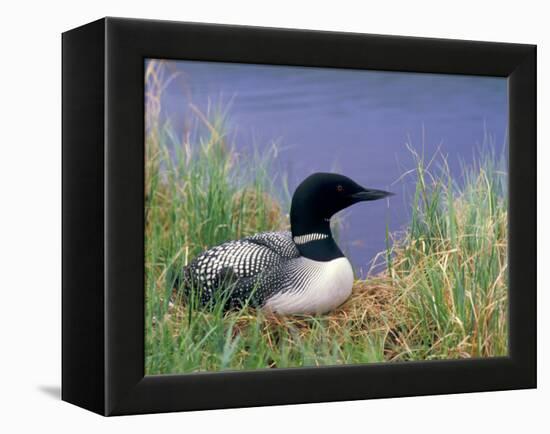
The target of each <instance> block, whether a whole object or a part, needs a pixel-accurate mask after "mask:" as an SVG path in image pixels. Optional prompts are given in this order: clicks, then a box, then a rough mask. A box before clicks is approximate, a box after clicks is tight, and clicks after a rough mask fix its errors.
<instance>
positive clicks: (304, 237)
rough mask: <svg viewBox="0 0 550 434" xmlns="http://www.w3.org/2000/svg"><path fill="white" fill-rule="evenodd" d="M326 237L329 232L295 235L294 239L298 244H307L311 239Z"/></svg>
mask: <svg viewBox="0 0 550 434" xmlns="http://www.w3.org/2000/svg"><path fill="white" fill-rule="evenodd" d="M325 238H328V235H327V234H319V233H313V234H305V235H298V236H296V237H294V238H293V240H294V242H295V243H296V244H305V243H309V242H311V241H317V240H323V239H325Z"/></svg>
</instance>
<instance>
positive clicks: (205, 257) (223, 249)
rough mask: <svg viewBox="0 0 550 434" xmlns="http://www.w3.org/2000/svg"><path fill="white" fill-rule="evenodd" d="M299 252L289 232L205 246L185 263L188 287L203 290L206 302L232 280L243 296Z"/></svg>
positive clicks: (240, 295)
mask: <svg viewBox="0 0 550 434" xmlns="http://www.w3.org/2000/svg"><path fill="white" fill-rule="evenodd" d="M299 256H300V253H299V252H298V249H297V248H296V245H295V244H294V242H293V241H292V235H291V234H290V232H263V233H260V234H256V235H253V236H251V237H248V238H243V239H242V240H238V241H229V242H227V243H224V244H220V245H219V246H216V247H213V248H211V249H209V250H206V251H205V252H203V253H201V254H200V255H199V256H197V257H196V258H195V259H194V260H193V261H192V262H191V263H190V264H189V265H188V266H187V267H185V269H184V283H185V287H186V290H187V291H189V289H190V288H191V287H192V288H195V290H200V292H201V294H202V296H201V298H202V301H203V302H207V301H208V300H210V298H211V296H212V295H213V293H214V292H215V291H216V289H218V287H219V286H222V285H224V284H229V283H230V284H232V285H234V290H235V296H238V298H239V299H241V298H243V297H247V296H249V295H250V294H251V293H252V292H253V291H254V290H255V288H254V284H255V282H256V277H258V276H259V275H262V274H265V273H268V272H269V271H270V270H271V269H274V268H276V267H278V266H279V265H280V264H281V263H282V262H285V261H287V260H289V259H292V258H297V257H299ZM262 292H263V291H262ZM261 295H262V294H258V296H260V297H259V299H262V298H263V297H262V296H261ZM241 301H242V300H241ZM259 301H260V300H259Z"/></svg>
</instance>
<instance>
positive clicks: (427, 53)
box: [62, 18, 536, 415]
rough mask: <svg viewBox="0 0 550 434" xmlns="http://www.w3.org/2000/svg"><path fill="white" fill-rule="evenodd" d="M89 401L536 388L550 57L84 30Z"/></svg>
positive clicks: (180, 27)
mask: <svg viewBox="0 0 550 434" xmlns="http://www.w3.org/2000/svg"><path fill="white" fill-rule="evenodd" d="M62 46H63V213H62V214H63V290H62V299H63V306H62V307H63V309H62V311H63V320H62V325H63V337H62V338H63V339H62V340H63V357H62V360H63V367H62V368H63V369H62V370H63V376H62V381H63V384H62V397H63V399H64V400H65V401H68V402H71V403H74V404H76V405H79V406H82V407H84V408H87V409H89V410H92V411H94V412H97V413H100V414H103V415H123V414H134V413H150V412H166V411H181V410H197V409H209V408H227V407H238V406H255V405H273V404H289V403H306V402H321V401H333V400H355V399H366V398H381V397H399V396H412V395H426V394H443V393H460V392H473V391H489V390H506V389H518V388H532V387H535V386H536V328H535V324H536V316H535V314H536V306H535V301H536V286H535V282H536V266H535V264H536V260H535V259H536V258H535V255H536V253H535V252H536V249H535V246H536V238H535V237H536V234H535V227H536V225H535V214H536V213H535V207H536V201H535V197H536V174H535V168H536V164H535V156H536V112H535V111H536V49H535V47H534V46H530V45H521V44H505V43H488V42H472V41H453V40H437V39H423V38H407V37H393V36H377V35H361V34H346V33H330V32H313V31H299V30H282V29H267V28H252V27H239V26H223V25H209V24H191V23H176V22H161V21H147V20H131V19H120V18H105V19H102V20H99V21H96V22H94V23H91V24H87V25H85V26H82V27H79V28H77V29H74V30H71V31H68V32H66V33H64V34H63V39H62Z"/></svg>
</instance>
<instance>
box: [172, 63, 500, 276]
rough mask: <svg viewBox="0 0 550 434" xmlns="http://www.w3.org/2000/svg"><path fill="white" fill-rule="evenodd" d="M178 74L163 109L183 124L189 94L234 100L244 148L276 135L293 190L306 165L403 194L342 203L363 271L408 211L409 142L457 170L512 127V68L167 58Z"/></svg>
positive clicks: (233, 115) (355, 259) (235, 130)
mask: <svg viewBox="0 0 550 434" xmlns="http://www.w3.org/2000/svg"><path fill="white" fill-rule="evenodd" d="M168 63H169V69H170V70H171V71H177V72H179V73H180V76H179V77H178V79H177V80H174V81H172V82H171V83H170V85H169V86H168V88H167V89H166V91H165V93H164V100H163V115H164V116H168V117H170V119H171V121H172V123H173V125H174V127H175V128H176V129H182V128H184V123H185V119H189V117H190V116H193V112H192V111H191V109H190V104H191V103H192V104H194V105H195V106H197V107H198V108H200V109H201V110H205V109H206V106H207V105H208V103H209V101H210V102H220V100H221V101H222V105H223V102H225V103H229V102H231V104H230V107H229V112H228V115H229V130H230V131H229V135H230V137H232V138H233V139H234V141H235V144H236V146H237V147H238V148H239V149H242V150H243V152H247V150H250V149H251V148H253V147H256V148H259V149H260V150H261V149H264V148H267V147H268V146H270V145H271V143H272V142H274V141H275V142H277V143H278V147H279V149H280V150H281V151H280V153H279V155H278V157H277V165H276V167H277V170H280V171H284V172H285V173H287V174H288V178H289V187H290V189H291V191H292V190H293V189H294V188H295V187H296V185H297V184H298V183H299V182H300V181H301V180H302V179H303V178H305V177H306V176H307V175H309V174H311V173H313V172H317V171H336V172H339V173H342V174H345V175H347V176H349V177H351V178H353V179H354V180H356V181H357V182H358V183H360V184H362V185H364V186H368V187H373V188H382V189H387V190H390V191H393V192H395V193H396V196H394V197H392V198H391V199H390V200H389V201H386V200H382V201H377V202H369V203H364V204H358V205H355V206H354V207H352V208H349V209H348V210H346V211H344V212H343V215H344V219H343V226H342V228H341V230H340V233H339V243H340V245H341V247H342V249H343V250H344V251H345V252H346V254H347V256H348V257H349V259H350V260H351V262H352V263H353V265H354V267H355V268H356V270H357V271H358V272H360V273H361V274H364V273H365V272H366V271H368V269H369V267H370V262H371V260H372V259H373V258H374V256H375V255H376V254H377V253H378V252H380V251H383V250H384V249H385V245H386V241H385V240H386V225H387V226H388V228H389V230H390V231H392V232H394V231H399V230H402V229H404V228H405V227H406V225H407V223H408V221H409V217H410V203H411V198H412V191H411V183H412V182H413V177H412V176H411V177H406V178H405V179H404V180H402V181H399V182H395V181H396V180H397V179H398V178H399V177H400V176H401V175H402V174H403V173H404V172H406V171H407V170H409V169H412V168H413V166H414V165H413V161H412V158H411V154H410V152H409V151H408V150H407V148H406V146H405V143H406V142H410V143H411V144H412V145H413V147H415V148H416V149H417V150H419V151H421V150H422V149H423V150H424V154H425V155H426V157H428V158H431V156H433V155H434V153H435V152H436V150H437V149H438V148H439V149H440V150H441V152H442V153H443V154H444V155H446V157H447V159H448V162H449V165H450V168H451V170H452V173H453V176H454V177H456V178H457V179H459V178H460V174H461V171H460V167H461V166H460V161H465V162H466V163H467V162H469V161H472V159H473V157H474V155H475V151H476V149H478V148H479V147H480V145H481V143H482V142H483V140H484V137H485V136H486V133H489V134H490V135H491V136H492V138H493V141H494V144H495V146H496V147H497V149H498V150H501V149H502V147H503V146H504V143H505V141H506V140H505V139H506V128H507V113H508V101H507V81H506V79H505V78H496V77H477V76H461V75H444V74H418V73H396V72H383V71H364V70H349V69H328V68H302V67H287V66H266V65H244V64H229V63H214V62H194V61H169V62H168Z"/></svg>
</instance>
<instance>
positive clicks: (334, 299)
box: [264, 257, 353, 314]
mask: <svg viewBox="0 0 550 434" xmlns="http://www.w3.org/2000/svg"><path fill="white" fill-rule="evenodd" d="M293 261H296V262H295V263H294V264H293V265H294V266H293V267H292V269H293V271H292V272H293V276H292V278H291V279H289V281H290V283H289V287H287V288H284V290H283V291H281V292H279V293H277V294H276V295H274V296H273V297H271V298H269V299H268V300H267V302H266V303H265V305H264V309H267V310H270V311H273V312H277V313H281V314H299V313H304V314H316V313H325V312H329V311H331V310H332V309H334V308H336V307H338V306H340V305H341V304H342V303H343V302H344V301H346V300H347V299H348V297H349V296H350V294H351V288H352V286H353V270H352V268H351V264H350V263H349V261H348V260H347V258H337V259H333V260H332V261H327V262H320V261H314V260H312V259H307V258H303V257H302V258H298V259H296V260H293Z"/></svg>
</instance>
